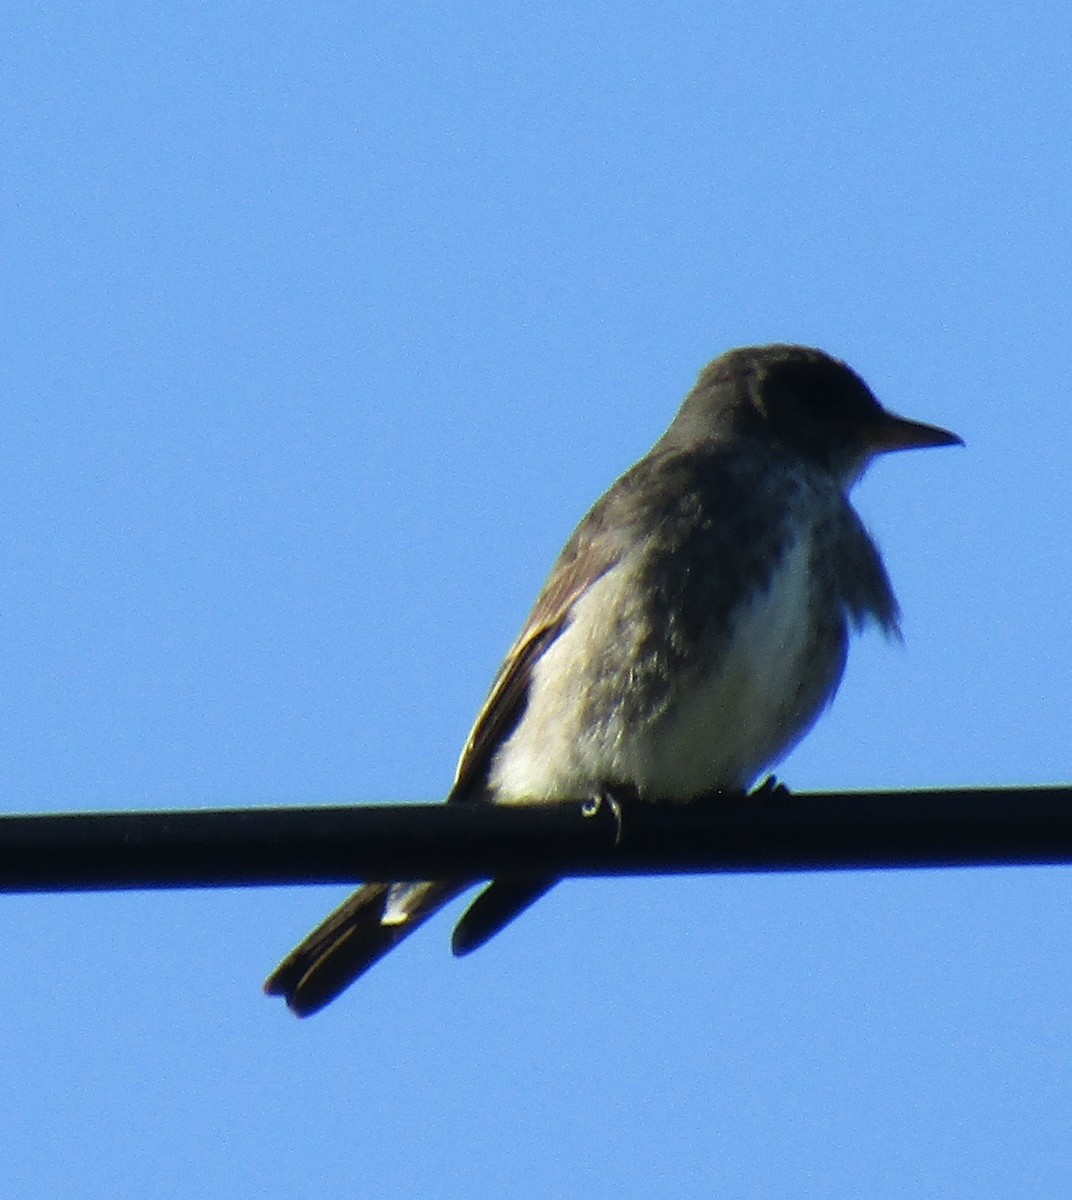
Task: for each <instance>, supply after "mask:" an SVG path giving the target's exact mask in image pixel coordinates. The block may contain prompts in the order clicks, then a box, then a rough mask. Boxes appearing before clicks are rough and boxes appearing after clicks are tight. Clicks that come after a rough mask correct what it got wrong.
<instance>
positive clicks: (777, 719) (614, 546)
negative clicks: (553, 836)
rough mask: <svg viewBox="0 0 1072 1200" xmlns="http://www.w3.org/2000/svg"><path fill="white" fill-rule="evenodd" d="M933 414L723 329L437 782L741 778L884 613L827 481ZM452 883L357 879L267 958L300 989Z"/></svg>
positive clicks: (513, 899)
mask: <svg viewBox="0 0 1072 1200" xmlns="http://www.w3.org/2000/svg"><path fill="white" fill-rule="evenodd" d="M958 441H959V439H958V438H956V436H955V435H953V434H951V433H948V432H947V431H945V430H942V429H938V428H936V427H934V426H929V425H922V424H920V423H918V422H911V421H906V420H904V419H902V418H899V417H895V416H893V415H892V414H890V413H888V412H887V411H886V410H885V409H883V408H882V406H881V405H880V404H879V403H878V401H877V400H876V399H875V398H874V396H872V394H871V392H870V391H869V390H868V388H867V386H866V385H865V384H864V382H863V381H862V380H861V379H860V378H859V376H858V375H856V374H855V373H854V372H853V371H851V370H850V369H849V368H848V367H847V366H845V365H844V364H843V363H840V362H837V361H836V360H834V359H832V358H830V357H829V356H828V355H826V354H824V353H822V352H821V351H818V350H812V349H808V348H806V347H799V346H765V347H757V348H750V349H743V350H735V351H731V352H730V353H728V354H725V355H723V356H722V357H721V358H719V359H716V360H715V361H714V362H713V363H711V364H710V365H709V366H708V367H707V368H706V369H705V370H704V371H703V373H702V374H701V375H700V378H699V380H698V382H697V384H696V386H695V388H694V389H693V390H692V391H691V392H690V393H689V395H688V396H687V397H686V399H685V401H684V403H683V404H682V406H681V409H680V410H679V412H678V414H677V416H676V417H675V419H674V421H673V423H672V424H671V425H670V427H669V429H668V430H667V432H666V433H665V434H664V435H663V437H662V438H660V439H659V441H658V442H657V443H656V444H655V446H654V447H653V448H652V450H651V451H650V452H649V453H648V454H647V455H646V456H645V457H644V458H643V459H641V460H640V462H638V463H637V464H636V465H635V466H634V467H632V468H631V469H630V470H629V471H627V472H626V473H625V474H624V475H623V476H622V477H621V478H620V479H619V480H618V481H617V482H616V483H615V484H614V485H613V486H612V487H611V488H610V490H609V491H608V492H607V493H606V494H605V495H604V496H603V497H602V498H601V499H600V500H599V501H598V502H597V503H596V505H595V506H594V507H593V508H592V510H591V511H590V512H589V513H588V515H587V516H586V517H585V518H584V520H583V521H582V522H581V523H580V525H579V526H578V527H577V529H576V531H575V532H574V533H573V535H572V537H571V538H570V539H569V541H568V542H567V543H566V546H565V548H564V549H563V551H562V553H561V555H560V556H559V559H558V561H557V562H556V563H555V566H554V568H553V569H552V571H551V574H550V576H549V578H548V580H547V583H546V584H545V585H544V588H543V590H542V591H541V593H540V595H539V597H538V599H537V601H536V604H535V606H534V607H533V610H532V612H531V613H530V615H529V618H528V620H527V621H526V623H525V625H524V628H523V629H522V632H521V634H520V636H519V637H518V639H517V641H516V642H515V643H514V645H513V646H512V647H511V648H510V650H509V651H508V653H507V655H506V658H505V660H504V662H503V665H502V667H501V668H500V670H499V673H498V675H497V676H496V678H495V680H494V682H493V684H492V687H491V691H490V694H489V696H488V699H487V701H486V702H485V704H484V707H483V708H482V710H481V712H480V714H479V715H478V717H477V720H476V723H475V725H474V727H473V731H472V733H471V734H470V736H469V739H468V740H467V742H466V745H465V747H464V749H463V751H462V755H461V760H460V763H459V766H458V772H457V776H456V779H455V783H454V787H453V789H452V791H451V794H450V796H449V797H448V800H449V801H450V802H452V803H489V802H490V803H496V804H515V803H550V802H554V801H556V800H571V799H572V800H576V799H578V798H582V797H586V796H599V795H605V794H609V795H610V796H612V797H615V798H617V799H625V800H633V801H641V802H643V801H663V802H676V803H685V802H688V801H690V800H694V799H696V798H698V797H700V796H704V795H709V794H711V793H714V792H717V791H728V790H732V791H741V790H745V789H747V788H749V787H750V786H751V785H752V784H753V783H754V782H755V781H756V779H757V778H758V776H759V775H760V774H761V773H762V772H763V771H765V770H767V769H768V768H769V767H770V766H771V765H772V764H773V763H774V762H776V761H777V760H778V759H779V758H781V757H782V756H784V755H785V754H786V753H787V752H788V751H789V750H790V749H791V748H792V746H793V745H794V744H795V743H796V742H797V741H798V740H799V738H800V737H801V736H802V735H803V734H804V733H805V732H806V731H807V730H808V729H809V728H810V727H811V725H812V723H813V722H814V721H815V719H816V717H817V716H818V715H819V713H820V712H821V711H822V709H823V708H824V707H825V705H826V704H827V703H828V702H829V701H830V699H831V698H832V696H833V694H834V692H835V690H836V688H837V686H838V683H839V681H840V679H841V675H842V672H843V670H844V666H845V659H846V654H847V647H848V638H849V633H850V631H851V630H853V629H860V628H862V627H863V626H865V625H866V624H868V623H869V622H874V623H876V624H877V625H878V626H879V627H880V628H881V629H882V630H883V631H884V632H886V633H887V634H894V633H896V631H897V619H898V611H897V603H896V600H895V599H894V595H893V591H892V589H891V587H890V583H889V580H888V578H887V575H886V571H885V568H884V566H883V564H882V560H881V558H880V556H879V554H878V551H877V550H876V548H875V546H874V543H873V542H872V541H871V539H870V537H869V536H868V534H867V532H866V530H865V529H864V527H863V525H862V523H861V521H860V519H859V517H858V516H857V514H856V512H855V510H854V509H853V508H852V506H851V505H850V503H849V501H848V492H849V489H850V488H851V487H852V485H853V483H855V481H856V480H857V479H858V478H859V476H860V475H861V474H862V472H863V470H864V469H865V467H866V466H867V463H868V462H869V461H870V459H871V458H872V457H873V456H874V455H876V454H878V453H882V452H884V451H886V450H892V449H902V448H909V447H912V446H927V445H931V446H937V445H949V444H953V443H955V442H958ZM553 883H554V881H553V880H505V881H495V882H493V883H492V884H491V885H489V887H488V889H487V890H486V891H485V892H484V893H483V894H482V895H481V896H480V897H478V899H477V900H476V901H475V902H474V904H473V905H472V907H471V908H470V910H469V912H468V913H466V915H465V916H464V917H463V918H462V920H461V922H460V923H459V926H458V928H457V930H456V931H455V936H454V942H453V945H454V949H455V952H456V953H466V952H468V951H469V950H471V949H474V948H476V946H478V945H480V944H482V943H483V942H484V941H485V940H487V938H488V937H490V936H492V935H493V934H494V933H495V932H497V930H498V929H500V928H501V927H502V925H503V924H505V923H506V922H507V921H508V920H510V919H512V917H513V916H515V915H517V913H518V912H520V911H521V910H522V909H523V908H525V907H527V906H528V904H530V903H532V901H533V900H535V899H536V898H538V897H539V896H540V895H542V894H543V892H544V891H546V890H547V888H549V887H550V886H552V885H553ZM467 886H469V885H468V883H461V882H448V883H429V884H395V885H386V884H371V885H368V886H366V887H364V888H362V889H360V890H359V891H358V892H356V893H355V894H354V895H353V896H352V897H351V898H350V899H349V900H348V901H347V902H346V903H345V904H344V905H343V906H342V907H341V908H340V909H338V910H337V911H336V912H335V913H333V914H332V916H330V917H329V918H328V919H327V921H325V922H324V923H323V924H322V925H321V926H320V927H319V928H318V929H317V930H315V931H314V932H313V933H312V934H310V935H309V937H308V938H307V939H306V940H305V941H304V942H303V943H302V944H301V945H300V946H299V947H297V949H295V950H294V951H293V952H292V953H291V954H290V955H289V956H288V957H287V958H286V959H285V960H284V961H283V962H282V963H281V964H280V966H279V967H278V968H277V969H276V971H275V972H274V973H273V975H272V976H271V977H270V978H269V980H268V982H267V984H266V985H265V986H266V990H267V991H268V992H270V993H271V994H280V995H283V996H284V997H285V998H286V1000H287V1003H288V1004H289V1005H290V1007H291V1008H292V1009H293V1010H294V1011H295V1012H297V1013H299V1014H300V1015H305V1014H307V1013H310V1012H314V1011H316V1010H317V1009H318V1008H320V1007H322V1006H323V1005H324V1004H326V1003H327V1002H328V1001H329V1000H331V999H332V998H333V997H334V996H335V995H337V994H338V992H339V991H341V990H342V989H343V988H344V987H346V986H347V984H348V983H349V982H351V981H352V980H353V979H355V978H357V976H358V975H360V974H362V973H363V972H364V971H365V970H367V969H368V967H370V966H371V965H372V964H373V963H374V962H376V961H377V960H378V959H379V958H380V957H382V956H383V954H385V953H386V952H387V951H388V950H390V949H392V948H393V947H394V946H395V945H396V944H397V943H398V942H399V941H400V940H401V939H402V938H403V937H405V936H408V934H409V933H411V932H413V930H414V929H416V928H417V927H419V925H420V924H422V923H423V921H424V920H426V919H427V918H428V917H429V916H431V915H432V914H433V913H434V912H435V911H437V910H438V909H439V908H440V907H442V905H444V904H445V903H447V902H448V901H449V900H450V899H453V897H454V896H456V895H457V894H458V893H459V892H461V891H462V890H464V889H465V888H466V887H467Z"/></svg>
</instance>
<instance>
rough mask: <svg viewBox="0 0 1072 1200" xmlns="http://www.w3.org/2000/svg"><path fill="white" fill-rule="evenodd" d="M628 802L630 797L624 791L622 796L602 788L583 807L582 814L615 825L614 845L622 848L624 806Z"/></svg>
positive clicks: (613, 790) (612, 790) (609, 789)
mask: <svg viewBox="0 0 1072 1200" xmlns="http://www.w3.org/2000/svg"><path fill="white" fill-rule="evenodd" d="M627 802H628V796H627V795H626V793H625V791H624V790H623V791H622V792H621V794H620V795H618V794H616V790H615V789H611V788H609V787H601V788H600V789H599V791H598V792H595V793H594V794H593V795H592V796H590V797H589V798H588V799H587V800H585V801H584V803H583V804H582V805H581V812H582V813H583V814H584V815H585V816H586V817H593V818H595V817H598V818H600V819H602V820H605V821H611V822H613V825H614V844H615V846H620V845H621V844H622V831H623V824H624V822H623V819H622V806H623V804H624V803H627Z"/></svg>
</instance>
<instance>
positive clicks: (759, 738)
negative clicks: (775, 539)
mask: <svg viewBox="0 0 1072 1200" xmlns="http://www.w3.org/2000/svg"><path fill="white" fill-rule="evenodd" d="M633 585H634V573H633V571H632V569H631V568H630V565H629V563H628V560H627V561H626V562H625V563H623V564H621V565H619V566H618V567H616V568H614V569H613V570H611V571H609V572H608V573H607V574H606V575H604V576H603V577H602V578H601V579H599V580H598V581H597V582H596V583H595V584H594V585H593V586H592V587H591V588H589V590H588V591H587V592H586V593H585V595H584V596H583V597H582V598H581V600H580V601H579V602H578V603H577V604H576V605H575V606H574V611H573V616H572V620H571V621H570V623H569V625H568V626H567V627H566V629H565V630H564V631H563V632H562V634H561V635H560V636H559V637H558V638H557V639H556V640H555V641H554V642H553V643H552V644H551V645H550V646H549V647H548V649H547V650H546V652H545V653H544V654H543V656H542V657H541V658H540V660H539V662H538V663H537V664H536V665H535V667H534V671H533V681H532V685H531V687H530V692H529V703H528V707H527V709H526V711H525V714H524V716H523V717H522V720H521V721H520V723H519V724H518V727H517V729H516V730H515V731H514V733H513V734H512V735H511V737H510V738H509V739H508V740H507V741H506V742H505V743H504V745H503V747H502V748H501V750H500V751H499V753H498V754H497V756H496V758H495V762H494V765H493V767H492V772H491V777H490V783H491V787H492V790H493V792H494V793H495V797H496V800H498V801H500V802H504V803H518V802H525V801H540V800H552V799H563V798H575V797H577V796H585V795H589V794H591V793H592V792H593V791H595V790H597V789H598V788H599V787H600V786H601V785H603V784H604V783H606V782H607V781H618V782H629V783H631V784H633V785H634V786H636V787H637V788H638V789H639V790H640V792H641V794H643V795H647V796H649V797H651V798H653V799H655V798H660V799H688V798H690V797H692V796H696V795H699V794H702V793H705V792H710V791H714V790H715V789H717V788H741V787H746V786H748V785H750V784H751V783H752V782H753V781H754V779H755V778H756V776H757V775H759V773H760V772H761V771H762V770H763V769H764V768H765V767H768V766H770V765H771V764H772V763H773V762H774V761H775V760H776V759H777V758H779V757H781V755H782V754H784V753H786V752H787V751H788V749H789V748H790V746H791V745H792V743H793V742H794V741H795V740H796V737H797V736H799V735H800V734H801V733H803V732H804V730H805V729H806V728H807V727H808V725H810V723H811V720H812V719H814V716H815V715H816V714H815V713H807V714H801V713H797V712H794V711H793V709H794V705H795V703H796V699H797V695H798V691H799V687H800V680H801V673H802V671H803V669H804V663H805V658H806V656H807V651H808V648H809V646H810V644H811V637H812V634H811V628H810V622H809V618H808V614H809V609H810V582H809V556H808V546H807V541H806V539H802V540H801V541H799V542H798V543H797V544H796V545H794V546H793V547H791V548H790V549H789V550H788V551H787V552H786V554H785V555H784V556H783V559H782V562H781V565H780V567H779V568H778V570H777V572H776V574H775V576H774V578H773V580H772V582H771V585H770V587H769V589H768V590H767V591H766V592H765V593H764V594H763V595H761V596H758V597H757V598H756V600H755V602H754V603H753V604H752V605H751V606H750V607H748V608H746V609H742V610H740V611H739V613H738V615H737V619H736V623H735V626H734V628H733V631H732V635H731V637H730V639H729V641H728V644H727V643H726V642H723V644H722V647H721V652H720V653H718V654H717V655H714V654H711V653H709V654H708V655H707V658H708V661H707V662H704V661H703V659H704V655H703V650H702V648H698V653H697V659H696V662H695V663H694V664H691V665H690V667H689V669H688V670H687V671H686V672H685V673H684V674H683V677H682V678H680V679H676V680H672V681H670V682H671V694H672V695H673V694H674V692H675V690H676V691H677V693H678V694H677V695H675V699H674V703H672V704H671V705H669V706H668V707H666V708H665V711H662V710H660V712H659V714H658V715H657V716H654V717H653V719H652V720H650V721H645V720H639V721H638V720H636V719H633V720H630V721H629V722H628V723H627V721H626V719H625V713H626V709H627V707H628V706H624V705H616V704H615V703H614V702H613V700H611V701H609V702H608V703H607V705H606V709H607V711H605V712H603V713H602V714H601V719H600V720H598V721H593V720H592V715H591V712H590V711H589V706H588V705H587V703H586V701H587V698H588V695H589V692H590V689H591V687H592V683H593V680H594V678H595V673H596V672H597V670H603V671H605V670H606V663H607V658H608V656H610V657H611V658H620V659H621V661H622V664H623V665H622V669H621V672H620V678H621V687H622V688H625V687H628V677H629V670H628V662H629V660H630V656H632V655H634V654H636V653H638V652H639V651H638V647H639V644H640V640H641V639H642V637H643V635H644V633H645V630H643V629H640V630H636V631H635V635H636V639H637V641H636V644H635V645H634V644H630V641H629V635H628V633H623V628H624V629H625V630H628V629H629V628H630V624H629V622H628V621H626V622H625V623H624V626H623V623H622V622H621V621H620V617H621V616H622V614H623V613H627V612H629V611H630V609H631V607H633V606H631V604H630V596H631V591H630V589H631V587H632V586H633Z"/></svg>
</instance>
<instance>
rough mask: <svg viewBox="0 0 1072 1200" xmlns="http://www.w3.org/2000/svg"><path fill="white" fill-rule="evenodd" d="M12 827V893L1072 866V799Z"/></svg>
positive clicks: (868, 800) (379, 809)
mask: <svg viewBox="0 0 1072 1200" xmlns="http://www.w3.org/2000/svg"><path fill="white" fill-rule="evenodd" d="M590 809H591V805H585V804H581V803H574V802H565V803H562V804H556V805H543V806H539V807H536V806H531V807H513V808H505V807H494V806H491V805H480V804H409V805H358V806H354V807H341V808H252V809H216V810H194V811H183V812H105V813H68V814H59V815H51V814H50V815H26V816H24V815H10V816H3V817H0V891H5V892H65V891H100V890H112V889H122V888H160V887H237V886H243V887H255V886H264V885H269V884H317V883H354V882H357V881H360V880H376V879H379V880H388V879H392V880H393V879H426V878H432V879H435V878H456V879H488V878H491V877H493V876H509V875H520V876H532V877H541V878H542V877H544V876H546V877H549V878H559V877H562V876H568V875H654V874H672V873H681V872H689V873H703V872H741V871H800V870H834V869H846V868H892V867H897V868H909V867H923V866H931V867H933V866H982V865H1011V864H1027V863H1034V864H1043V863H1062V862H1072V787H1030V788H983V789H979V788H962V789H952V790H935V791H911V792H856V793H811V794H800V795H789V794H787V793H783V792H778V791H775V792H773V793H771V792H760V793H759V794H755V795H752V796H748V797H713V798H711V799H710V800H709V801H704V802H701V803H694V804H691V805H688V806H674V805H655V804H647V805H633V806H626V807H625V808H624V810H623V812H622V815H621V821H620V825H619V823H618V821H617V820H616V819H615V814H614V813H613V812H611V811H609V806H603V807H602V808H599V809H597V811H596V812H595V813H594V815H593V814H591V813H590Z"/></svg>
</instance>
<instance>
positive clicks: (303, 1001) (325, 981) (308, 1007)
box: [264, 883, 470, 1017]
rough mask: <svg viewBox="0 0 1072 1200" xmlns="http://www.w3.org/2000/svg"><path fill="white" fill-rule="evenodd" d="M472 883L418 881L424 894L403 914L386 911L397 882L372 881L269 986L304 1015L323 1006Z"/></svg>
mask: <svg viewBox="0 0 1072 1200" xmlns="http://www.w3.org/2000/svg"><path fill="white" fill-rule="evenodd" d="M468 886H470V885H469V884H468V883H428V884H420V885H416V888H415V889H414V893H413V895H414V896H417V897H419V898H417V899H412V900H410V901H409V902H408V903H407V905H406V910H405V914H404V916H402V919H399V917H398V914H397V912H394V913H393V914H392V915H390V916H388V914H387V911H386V910H387V906H388V903H389V901H390V900H391V892H392V888H397V885H394V884H390V883H370V884H366V885H365V886H364V887H362V888H359V889H358V890H357V891H356V892H354V894H353V895H352V896H351V897H350V898H349V899H348V900H347V901H346V902H345V903H343V904H342V905H340V907H339V908H337V909H336V910H335V911H334V912H333V913H332V914H331V915H330V916H329V917H328V918H327V919H326V920H325V921H323V922H322V923H321V924H320V925H318V926H317V927H316V929H314V930H313V932H312V933H310V934H309V936H308V937H307V938H306V939H305V940H304V941H303V942H302V943H301V945H300V946H297V947H295V949H293V950H292V951H291V952H290V953H289V954H288V955H287V957H286V958H285V959H283V961H282V962H281V963H280V964H279V966H278V967H276V969H275V970H274V971H273V972H272V974H271V975H269V976H268V979H267V980H266V981H265V984H264V990H265V992H267V993H268V995H269V996H282V997H283V998H284V999H285V1000H286V1002H287V1007H288V1008H289V1009H290V1010H291V1011H292V1012H294V1013H296V1014H297V1015H298V1016H299V1017H307V1016H309V1015H310V1014H312V1013H314V1012H317V1011H319V1010H320V1009H321V1008H323V1007H324V1005H325V1004H328V1003H330V1001H332V1000H334V999H335V997H336V996H337V995H338V994H339V993H340V992H341V991H343V989H344V988H347V987H349V985H350V984H351V983H352V982H353V981H354V980H355V979H357V978H358V977H359V976H361V975H363V974H364V973H365V972H366V971H367V970H368V969H369V967H371V966H372V965H373V964H374V963H377V962H379V960H380V959H381V958H383V956H384V955H385V954H387V953H388V952H389V951H390V950H393V949H394V948H395V946H397V945H398V944H399V942H401V941H402V940H403V939H405V938H407V937H408V936H409V935H410V934H411V933H413V932H414V931H415V930H417V929H419V928H420V926H421V925H423V924H424V922H425V921H427V920H428V918H429V917H431V916H434V914H435V913H437V912H438V911H439V909H441V908H442V907H443V905H445V904H449V903H450V901H451V900H453V899H454V897H455V896H457V895H459V894H460V893H461V892H463V891H464V890H465V888H467V887H468ZM417 888H419V889H420V890H419V892H418V891H417ZM385 916H388V921H389V922H390V923H388V924H385V923H384V917H385Z"/></svg>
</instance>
